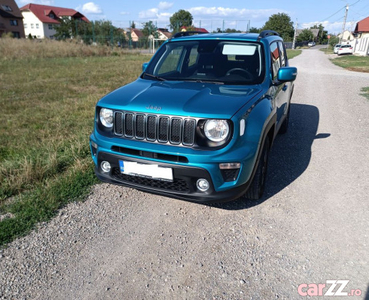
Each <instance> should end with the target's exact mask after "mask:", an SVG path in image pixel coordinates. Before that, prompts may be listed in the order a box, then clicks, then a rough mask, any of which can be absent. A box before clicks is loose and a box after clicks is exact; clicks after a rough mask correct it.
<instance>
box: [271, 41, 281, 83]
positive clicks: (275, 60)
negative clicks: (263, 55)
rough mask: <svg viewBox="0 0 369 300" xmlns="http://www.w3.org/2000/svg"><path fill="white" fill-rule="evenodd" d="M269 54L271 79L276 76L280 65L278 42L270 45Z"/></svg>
mask: <svg viewBox="0 0 369 300" xmlns="http://www.w3.org/2000/svg"><path fill="white" fill-rule="evenodd" d="M270 55H271V60H272V70H273V79H274V78H276V77H277V74H278V70H279V68H280V67H281V60H280V54H279V48H278V43H277V42H275V43H272V44H271V45H270Z"/></svg>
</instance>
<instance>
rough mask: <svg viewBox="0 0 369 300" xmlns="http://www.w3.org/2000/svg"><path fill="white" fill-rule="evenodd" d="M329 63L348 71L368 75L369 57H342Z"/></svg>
mask: <svg viewBox="0 0 369 300" xmlns="http://www.w3.org/2000/svg"><path fill="white" fill-rule="evenodd" d="M331 61H332V62H333V63H334V64H335V65H337V66H340V67H342V68H345V69H347V70H350V71H357V72H366V73H369V56H356V55H342V56H337V58H335V59H332V60H331Z"/></svg>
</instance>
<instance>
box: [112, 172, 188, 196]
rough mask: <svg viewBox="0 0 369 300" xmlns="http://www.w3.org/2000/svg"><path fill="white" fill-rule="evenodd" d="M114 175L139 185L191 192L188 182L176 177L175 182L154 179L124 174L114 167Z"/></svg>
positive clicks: (119, 179) (115, 177) (123, 180)
mask: <svg viewBox="0 0 369 300" xmlns="http://www.w3.org/2000/svg"><path fill="white" fill-rule="evenodd" d="M112 176H113V178H114V179H116V180H118V181H121V182H123V183H124V182H127V183H132V184H136V185H139V186H144V187H148V186H149V187H152V188H157V189H161V190H171V191H177V192H182V193H183V192H185V193H186V192H187V193H189V192H190V189H189V187H188V185H187V182H186V181H185V180H183V179H178V178H175V179H174V180H173V182H168V181H160V180H154V179H149V178H144V177H138V176H130V175H126V174H122V173H121V172H120V170H119V168H113V172H112Z"/></svg>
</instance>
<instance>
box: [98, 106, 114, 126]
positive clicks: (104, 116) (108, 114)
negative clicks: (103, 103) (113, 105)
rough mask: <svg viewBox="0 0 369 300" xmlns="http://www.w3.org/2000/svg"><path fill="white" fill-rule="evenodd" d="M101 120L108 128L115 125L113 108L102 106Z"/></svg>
mask: <svg viewBox="0 0 369 300" xmlns="http://www.w3.org/2000/svg"><path fill="white" fill-rule="evenodd" d="M100 122H101V124H103V125H104V126H105V127H107V128H112V127H113V111H112V110H111V109H107V108H102V109H101V110H100Z"/></svg>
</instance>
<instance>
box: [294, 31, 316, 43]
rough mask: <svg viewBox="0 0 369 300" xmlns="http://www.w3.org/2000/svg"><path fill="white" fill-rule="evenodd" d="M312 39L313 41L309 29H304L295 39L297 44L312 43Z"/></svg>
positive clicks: (312, 35)
mask: <svg viewBox="0 0 369 300" xmlns="http://www.w3.org/2000/svg"><path fill="white" fill-rule="evenodd" d="M313 39H314V34H313V33H312V32H311V30H310V29H304V30H303V31H301V33H300V34H299V36H298V37H297V41H298V42H306V41H312V40H313Z"/></svg>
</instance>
